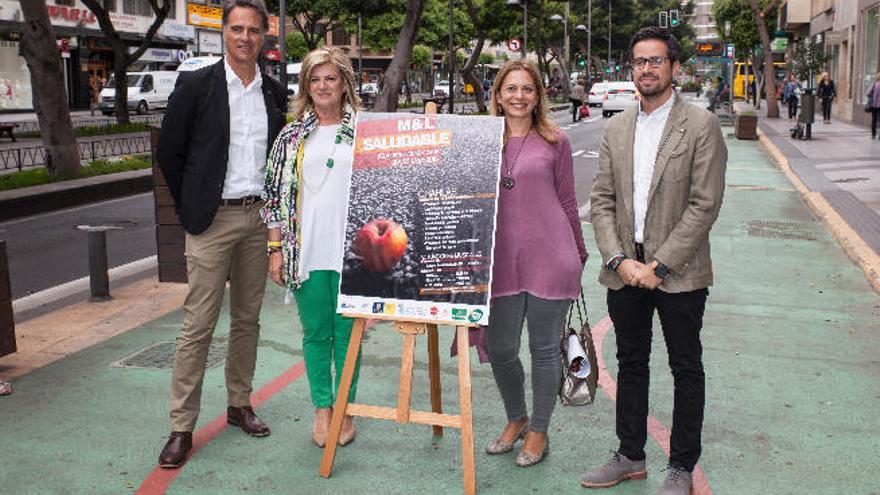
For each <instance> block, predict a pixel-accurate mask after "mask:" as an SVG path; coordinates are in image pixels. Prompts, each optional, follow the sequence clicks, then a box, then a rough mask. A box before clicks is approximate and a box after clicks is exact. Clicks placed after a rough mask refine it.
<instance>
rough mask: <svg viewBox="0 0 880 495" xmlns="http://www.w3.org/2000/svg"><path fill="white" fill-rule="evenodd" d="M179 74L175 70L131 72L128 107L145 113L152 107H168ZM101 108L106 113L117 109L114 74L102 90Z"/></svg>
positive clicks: (129, 74) (127, 80) (127, 82)
mask: <svg viewBox="0 0 880 495" xmlns="http://www.w3.org/2000/svg"><path fill="white" fill-rule="evenodd" d="M178 75H179V73H178V72H173V71H155V72H129V73H128V75H127V79H126V81H125V84H126V86H128V102H127V103H128V109H129V110H135V111H136V112H137V113H138V114H141V115H143V114H145V113H147V112H148V111H150V109H156V108H166V107H167V106H168V97H169V96H171V92H172V91H174V84H175V83H176V82H177V76H178ZM100 108H101V113H103V114H104V115H111V114H112V113H113V112H114V111H115V110H116V80H115V79H114V78H113V76H110V80H109V81H108V82H107V87H105V88H104V89H102V90H101V104H100Z"/></svg>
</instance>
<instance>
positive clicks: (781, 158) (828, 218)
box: [757, 128, 880, 294]
mask: <svg viewBox="0 0 880 495" xmlns="http://www.w3.org/2000/svg"><path fill="white" fill-rule="evenodd" d="M757 131H758V141H760V142H761V144H763V145H764V148H765V149H766V151H767V153H768V154H769V155H770V157H771V158H773V161H774V162H776V164H777V165H778V166H779V168H780V169H781V170H782V171H783V172H784V173H785V176H786V177H787V178H788V181H789V182H791V184H792V185H793V186H794V187H795V189H797V191H798V193H800V195H801V198H803V200H804V202H805V203H806V204H807V206H808V207H809V208H810V210H811V211H812V212H813V214H814V215H815V216H816V217H817V218H819V219H820V220H822V223H824V224H825V226H826V227H827V228H828V230H829V231H831V234H832V235H833V236H834V238H835V239H837V242H838V243H839V244H840V246H841V247H842V248H843V251H844V252H845V253H846V255H847V256H848V257H849V259H851V260H852V261H853V263H855V264H856V266H858V267H859V268H861V270H862V271H863V272H864V273H865V278H866V279H868V283H869V284H871V287H872V288H873V289H874V292H876V293H878V294H880V255H878V254H877V253H875V252H874V250H873V249H871V247H870V246H868V244H867V243H866V242H865V241H864V240H863V239H862V237H861V236H860V235H859V234H858V233H857V232H856V231H855V230H853V229H852V227H850V226H849V224H848V223H847V222H846V220H844V218H843V217H841V216H840V214H839V213H837V210H835V209H834V207H832V206H831V205H830V204H828V201H827V200H825V198H824V197H823V196H822V193H820V192H815V191H811V190H809V189H808V188H807V186H805V185H804V183H803V182H802V181H801V179H800V177H798V176H797V174H795V173H794V171H793V170H792V169H791V164H790V163H789V162H788V158H786V157H785V155H783V154H782V152H781V151H779V148H777V147H776V145H775V144H773V141H772V140H770V138H768V137H767V135H766V134H764V132H763V131H762V130H761V129H760V128H759V129H758V130H757Z"/></svg>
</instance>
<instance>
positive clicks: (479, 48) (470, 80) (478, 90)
mask: <svg viewBox="0 0 880 495" xmlns="http://www.w3.org/2000/svg"><path fill="white" fill-rule="evenodd" d="M485 43H486V35H485V34H484V33H479V34H478V37H477V44H476V46H474V51H473V52H471V56H470V58H468V61H467V62H465V64H464V68H463V69H461V77H462V79H464V83H465V84H470V85H471V86H472V87H473V88H474V100H475V102H476V103H477V111H478V112H480V113H483V112H485V111H486V102H485V101H484V100H483V98H484V95H483V81H480V78H479V77H477V75H476V74H474V68H475V67H476V66H477V61H478V60H479V58H480V54H481V53H483V45H484V44H485Z"/></svg>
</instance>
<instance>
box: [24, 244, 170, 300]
mask: <svg viewBox="0 0 880 495" xmlns="http://www.w3.org/2000/svg"><path fill="white" fill-rule="evenodd" d="M156 259H157V258H156V256H150V257H148V258H143V259H139V260H137V261H132V262H131V263H126V264H124V265H120V266H117V267H116V268H111V269H110V270H108V271H107V274H108V275H109V277H110V280H111V281H113V280H119V279H121V278H125V277H128V276H131V275H135V274H137V273H141V272H143V271H146V270H149V269H150V268H153V267H155V266H156ZM85 290H89V277H82V278H78V279H76V280H72V281H70V282H67V283H64V284H61V285H56V286H55V287H50V288H48V289H46V290H41V291H40V292H35V293H33V294H31V295H29V296H24V297H20V298H18V299H16V300H14V301H12V311H13V313H21V312H24V311H29V310H31V309H34V308H38V307H40V306H43V305H45V304H49V303H52V302H55V301H58V300H59V299H64V298H65V297H69V296H72V295H74V294H77V293H79V292H82V291H85Z"/></svg>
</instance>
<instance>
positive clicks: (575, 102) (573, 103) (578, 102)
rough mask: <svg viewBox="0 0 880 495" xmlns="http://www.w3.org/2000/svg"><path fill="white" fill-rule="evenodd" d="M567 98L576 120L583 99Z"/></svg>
mask: <svg viewBox="0 0 880 495" xmlns="http://www.w3.org/2000/svg"><path fill="white" fill-rule="evenodd" d="M569 99H570V100H571V121H572V122H577V121H578V119H580V118H581V105H583V104H584V101H583V100H575V99H574V98H569ZM490 314H491V313H490Z"/></svg>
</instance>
